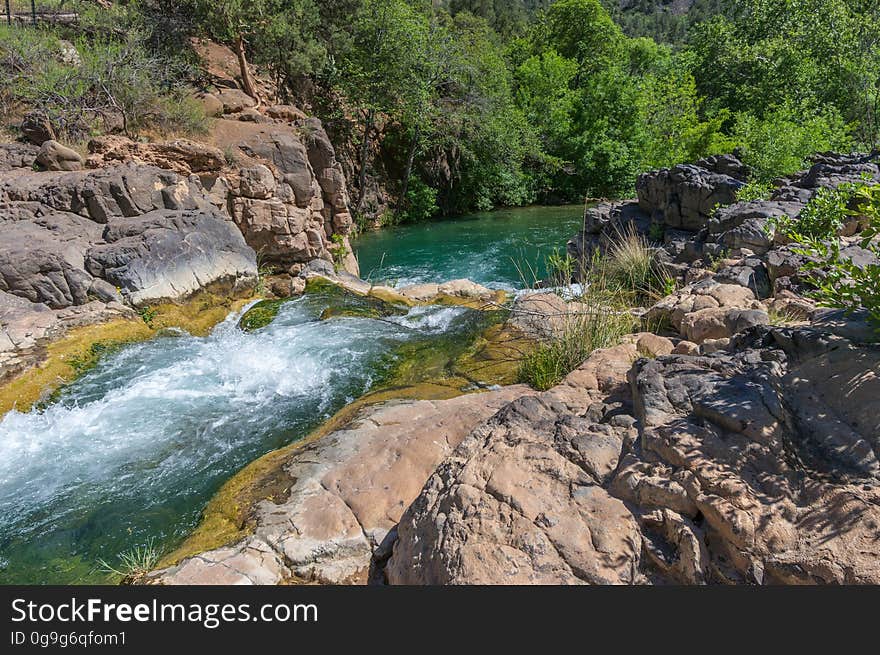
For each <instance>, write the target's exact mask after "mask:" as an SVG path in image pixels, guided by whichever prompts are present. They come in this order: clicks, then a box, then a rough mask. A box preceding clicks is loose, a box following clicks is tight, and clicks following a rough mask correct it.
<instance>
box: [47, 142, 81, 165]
mask: <svg viewBox="0 0 880 655" xmlns="http://www.w3.org/2000/svg"><path fill="white" fill-rule="evenodd" d="M37 163H38V164H39V165H40V166H42V167H43V168H45V169H46V170H47V171H78V170H80V169H81V168H82V166H83V158H82V155H80V154H79V153H78V152H77V151H76V150H73V149H71V148H68V147H67V146H64V145H61V144H60V143H58V142H57V141H52V140H49V141H45V142H44V143H43V145H42V146H40V152H39V153H38V154H37Z"/></svg>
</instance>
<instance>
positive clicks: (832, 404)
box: [385, 326, 880, 584]
mask: <svg viewBox="0 0 880 655" xmlns="http://www.w3.org/2000/svg"><path fill="white" fill-rule="evenodd" d="M840 332H843V330H840ZM733 346H734V347H733V348H732V349H731V352H719V353H716V354H715V355H712V356H699V355H676V354H672V355H664V356H660V357H657V358H655V359H647V358H641V359H637V360H636V361H635V363H634V364H633V365H632V366H631V367H629V366H626V367H624V366H623V363H624V362H625V360H626V357H625V356H624V355H625V354H626V351H625V348H628V346H620V347H618V348H617V349H611V350H610V351H597V352H596V353H594V355H593V356H592V357H591V358H590V360H588V361H587V363H585V365H584V366H583V367H582V368H581V370H580V371H577V372H575V373H574V374H572V375H573V376H576V375H583V374H584V372H585V370H589V369H590V368H591V364H590V362H591V360H594V359H595V358H601V359H602V360H603V361H602V363H601V365H597V364H596V363H595V362H594V364H593V366H592V368H593V369H594V370H597V371H603V372H604V373H605V374H606V375H610V373H609V371H610V370H611V369H612V368H613V367H612V366H609V364H608V361H607V360H608V359H611V360H613V361H619V362H620V364H621V365H620V366H618V367H616V368H615V369H614V371H615V374H614V375H613V376H612V377H611V378H606V384H605V387H604V388H602V385H595V384H593V381H594V379H592V378H591V377H590V376H589V375H586V376H584V377H583V378H581V379H577V381H576V379H572V377H571V376H570V377H569V379H568V380H566V382H565V384H563V385H561V386H560V387H557V388H555V389H551V390H550V391H548V392H545V393H544V394H541V395H539V396H535V397H533V398H524V399H521V400H518V401H515V402H514V403H512V404H511V405H509V406H508V407H506V408H505V409H503V410H502V411H501V412H499V413H498V414H497V415H496V416H494V417H493V418H492V419H490V420H489V421H488V422H487V423H486V424H485V425H483V426H481V427H479V428H477V429H476V430H475V431H474V432H473V433H472V434H471V435H470V436H468V437H467V438H466V439H465V440H464V441H463V443H462V445H461V446H460V447H459V448H458V449H457V450H456V451H455V452H454V453H453V454H452V455H451V456H450V457H449V458H448V459H447V460H446V461H445V462H444V463H443V464H441V465H440V466H439V467H438V469H437V471H436V472H435V473H434V475H433V476H431V478H430V480H429V481H428V483H427V484H426V485H425V488H424V489H423V490H422V493H421V494H420V495H419V497H418V498H417V499H416V500H415V502H414V503H413V504H412V505H411V506H410V507H409V509H408V510H407V511H406V512H405V513H404V515H403V518H402V519H401V521H400V525H399V527H398V540H397V542H396V544H395V545H394V551H393V555H392V557H391V558H390V560H389V561H388V563H387V566H386V567H385V576H386V579H387V581H388V582H390V583H392V584H395V583H403V584H474V583H476V584H482V583H491V584H504V583H514V584H516V583H541V584H551V583H553V584H555V583H561V582H562V583H575V584H577V583H591V584H595V583H603V584H604V583H623V584H627V583H633V582H645V583H679V584H703V583H751V584H794V583H797V584H804V583H806V584H824V583H836V584H877V583H878V582H880V475H878V470H880V469H878V460H877V457H878V454H880V416H878V413H877V411H876V409H877V403H876V398H877V397H878V394H880V347H878V346H877V345H867V344H861V343H859V341H858V340H857V339H850V338H846V337H844V336H841V335H840V334H835V333H834V331H829V330H827V329H820V328H816V327H814V328H769V327H766V326H759V327H754V328H751V329H749V330H747V331H746V332H744V333H742V334H740V335H738V336H737V337H736V339H735V341H734V343H733ZM629 354H630V355H631V354H632V353H629ZM623 368H626V369H628V371H627V372H623ZM573 386H574V387H575V388H577V390H578V392H579V393H580V394H583V396H582V397H581V398H580V401H579V402H578V403H571V402H570V401H567V400H566V399H570V398H571V388H572V387H573ZM588 403H589V404H588ZM608 408H612V409H613V411H609V409H608ZM629 412H631V414H629Z"/></svg>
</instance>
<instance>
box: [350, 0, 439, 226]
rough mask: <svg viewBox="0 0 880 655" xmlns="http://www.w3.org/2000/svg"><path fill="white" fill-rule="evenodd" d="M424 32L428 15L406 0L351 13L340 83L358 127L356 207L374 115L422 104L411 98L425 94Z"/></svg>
mask: <svg viewBox="0 0 880 655" xmlns="http://www.w3.org/2000/svg"><path fill="white" fill-rule="evenodd" d="M427 36H428V22H427V19H426V17H425V16H424V15H423V14H421V13H419V12H417V11H415V10H414V9H413V8H412V7H411V6H410V5H409V4H408V3H407V2H405V1H404V0H365V1H364V3H363V4H362V5H361V7H360V8H359V10H358V12H357V13H356V15H355V16H354V19H353V21H352V29H351V38H350V40H349V42H348V44H347V47H346V48H345V49H344V51H343V52H342V57H343V59H342V62H341V69H342V70H341V82H342V86H343V89H344V91H345V92H346V94H347V96H348V98H349V100H350V101H351V102H352V103H353V104H354V106H356V107H357V111H358V113H359V115H360V123H361V130H362V133H361V134H362V136H361V145H360V152H359V157H358V159H359V171H358V198H357V202H356V203H355V211H358V212H360V211H361V209H362V208H363V202H364V197H365V192H366V176H367V167H368V165H369V155H370V148H371V140H372V138H373V130H374V128H375V124H376V118H377V115H378V114H380V113H381V114H384V115H386V116H389V117H399V116H400V115H401V114H402V113H403V112H404V110H405V108H407V107H412V106H415V105H417V104H419V103H420V102H421V101H420V100H418V99H414V96H418V95H420V94H423V93H425V84H424V80H423V79H420V77H419V70H420V63H421V61H422V53H423V52H424V51H425V49H426V39H427Z"/></svg>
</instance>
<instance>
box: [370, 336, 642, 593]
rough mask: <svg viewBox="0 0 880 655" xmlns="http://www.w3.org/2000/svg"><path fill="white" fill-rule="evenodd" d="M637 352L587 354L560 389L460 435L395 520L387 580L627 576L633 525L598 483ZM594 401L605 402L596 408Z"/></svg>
mask: <svg viewBox="0 0 880 655" xmlns="http://www.w3.org/2000/svg"><path fill="white" fill-rule="evenodd" d="M637 357H638V355H637V352H636V348H635V346H633V345H626V346H619V347H617V348H612V349H609V350H605V351H597V353H596V354H595V355H594V357H592V358H591V359H590V360H588V361H587V362H586V363H585V364H584V366H582V367H581V368H580V369H579V370H577V371H575V372H574V373H572V374H571V375H570V376H569V377H568V378H567V379H566V381H565V383H563V384H562V385H560V387H557V388H555V389H553V390H551V391H548V392H545V393H543V394H541V395H539V396H535V397H526V398H521V399H519V400H517V401H514V402H513V403H511V404H510V405H508V406H507V407H505V408H504V409H503V410H502V411H500V412H499V413H498V414H496V415H495V416H494V417H493V418H492V419H490V420H489V421H487V422H486V423H485V424H484V425H482V426H480V427H478V428H477V429H476V430H475V431H474V432H473V433H471V435H469V436H468V437H467V439H465V440H464V441H463V442H462V444H461V445H460V446H459V447H458V448H457V449H456V450H455V452H454V453H453V454H452V455H451V456H450V457H449V458H447V459H446V461H445V462H444V463H443V464H442V465H441V466H440V467H438V469H437V471H436V472H435V473H434V475H432V476H431V478H430V480H428V483H427V484H426V485H425V487H424V489H423V490H422V492H421V494H420V495H419V497H418V498H417V499H416V501H415V502H414V503H413V504H412V505H411V506H410V507H409V508H408V509H407V511H406V512H405V513H404V515H403V517H402V518H401V520H400V524H399V526H398V539H397V542H396V543H395V544H394V552H393V555H392V557H391V559H390V560H389V561H388V563H387V565H386V567H385V576H386V579H387V581H388V582H389V583H391V584H584V583H590V584H630V583H633V582H636V581H638V579H639V578H640V574H639V571H638V569H639V563H640V560H641V550H642V548H641V536H640V533H639V529H638V525H637V523H636V521H635V519H634V518H633V516H632V514H631V513H630V511H629V510H628V509H627V507H626V505H625V504H624V503H622V502H620V501H619V500H618V499H616V498H614V497H613V496H611V495H610V494H609V493H608V491H607V490H606V488H605V486H606V484H607V482H608V480H609V479H610V478H611V477H612V476H613V473H614V471H615V469H616V468H617V465H618V460H619V457H620V455H621V452H623V451H624V450H625V449H626V448H627V447H628V446H627V444H629V443H631V441H632V440H633V439H634V438H635V434H636V433H635V429H634V428H633V427H632V426H633V424H632V422H626V421H619V420H617V419H616V418H615V417H617V416H618V415H619V414H620V405H619V404H618V403H616V402H615V400H616V397H617V396H619V395H620V394H625V393H626V388H627V387H626V371H627V370H628V369H629V367H630V365H631V362H632V360H633V359H636V358H637ZM600 397H601V398H603V399H605V400H607V401H608V402H607V403H606V404H604V405H603V404H602V403H598V405H599V406H598V407H597V406H596V405H597V403H596V402H595V401H597V400H599V398H600ZM623 413H624V414H625V412H623ZM585 414H586V416H585Z"/></svg>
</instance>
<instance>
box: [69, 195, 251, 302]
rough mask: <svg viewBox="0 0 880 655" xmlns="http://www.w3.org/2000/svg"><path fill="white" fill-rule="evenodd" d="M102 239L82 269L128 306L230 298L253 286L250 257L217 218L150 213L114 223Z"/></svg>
mask: <svg viewBox="0 0 880 655" xmlns="http://www.w3.org/2000/svg"><path fill="white" fill-rule="evenodd" d="M103 239H104V241H105V243H103V244H98V245H95V246H93V247H92V248H90V249H89V251H88V253H87V255H86V268H87V270H88V271H89V272H90V273H92V274H93V275H94V276H95V277H100V278H103V279H104V280H106V281H107V282H109V283H110V284H112V285H114V286H116V287H119V288H120V289H122V294H123V296H124V297H125V298H126V300H127V301H128V302H129V303H130V304H132V305H143V304H149V303H155V302H159V301H163V300H175V299H179V298H185V297H187V296H189V295H191V294H193V293H194V292H196V291H199V290H201V289H212V290H223V291H227V292H231V293H236V292H241V291H243V290H244V289H246V288H248V287H253V286H254V284H255V283H256V278H257V261H256V255H255V254H254V252H253V250H251V248H250V247H248V245H247V244H246V243H245V241H244V238H243V237H242V235H241V233H240V232H239V231H238V230H237V229H236V228H235V226H234V225H232V224H231V223H230V222H229V221H228V220H226V218H225V217H224V216H223V215H222V214H220V213H219V212H214V213H208V212H205V211H194V210H156V211H153V212H148V213H146V214H144V215H142V216H138V217H134V218H124V219H116V220H114V221H113V222H111V223H110V224H109V225H108V226H107V229H106V230H105V231H104V235H103Z"/></svg>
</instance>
